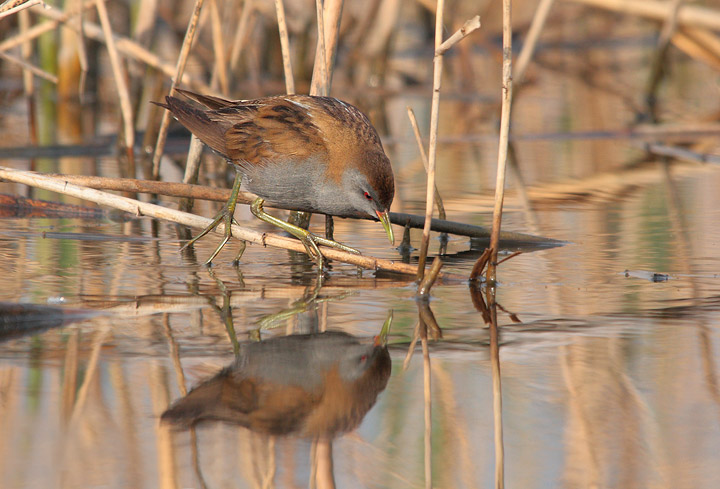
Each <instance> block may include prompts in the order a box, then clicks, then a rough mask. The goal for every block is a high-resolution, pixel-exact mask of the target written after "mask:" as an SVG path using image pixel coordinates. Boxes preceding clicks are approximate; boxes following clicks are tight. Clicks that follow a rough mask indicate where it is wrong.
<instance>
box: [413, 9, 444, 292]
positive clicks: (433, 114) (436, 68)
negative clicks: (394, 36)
mask: <svg viewBox="0 0 720 489" xmlns="http://www.w3.org/2000/svg"><path fill="white" fill-rule="evenodd" d="M444 7H445V0H438V2H437V6H436V8H435V54H434V56H433V93H432V105H431V109H430V149H429V151H428V168H427V176H428V177H427V192H426V193H425V199H426V200H425V226H423V235H422V243H421V244H420V257H419V260H418V271H417V278H418V280H421V279H422V278H423V276H424V275H425V261H426V260H427V253H428V246H429V245H430V223H431V221H432V210H433V201H434V198H435V162H436V160H437V137H438V112H439V110H440V85H441V81H442V67H443V57H442V54H439V53H438V49H439V48H440V45H441V44H442V28H443V8H444Z"/></svg>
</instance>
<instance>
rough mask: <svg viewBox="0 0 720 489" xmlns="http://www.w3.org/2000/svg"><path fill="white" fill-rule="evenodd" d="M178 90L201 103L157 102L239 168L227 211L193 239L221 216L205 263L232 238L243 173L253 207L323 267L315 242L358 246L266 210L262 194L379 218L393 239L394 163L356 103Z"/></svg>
mask: <svg viewBox="0 0 720 489" xmlns="http://www.w3.org/2000/svg"><path fill="white" fill-rule="evenodd" d="M180 92H181V93H182V94H184V95H186V96H187V97H189V98H191V99H193V100H195V101H197V102H199V103H201V104H202V105H203V106H204V108H199V107H197V106H195V105H192V104H189V103H187V102H185V101H183V100H180V99H178V98H176V97H166V99H165V100H166V104H158V105H161V106H162V107H165V108H166V109H168V110H170V112H172V114H173V116H175V118H176V119H177V120H178V121H180V123H181V124H182V125H184V126H185V127H187V128H188V129H189V130H190V131H191V132H192V133H193V134H195V135H196V136H197V137H198V138H199V139H200V140H201V141H202V142H203V143H205V144H207V145H208V146H210V148H212V149H213V150H215V151H216V152H217V153H219V154H221V155H222V156H224V157H225V158H226V159H227V160H228V161H229V162H231V163H232V164H233V165H235V167H236V169H237V171H238V175H237V177H236V179H235V186H234V188H233V190H234V192H233V197H231V199H230V201H228V203H227V205H226V208H225V210H224V211H223V213H221V215H219V216H218V217H217V218H216V220H215V221H214V222H213V224H212V225H211V226H210V227H209V228H208V229H206V230H205V231H203V232H202V233H201V234H200V235H199V236H197V237H196V238H194V240H196V239H198V238H200V237H201V236H203V235H205V234H206V233H207V232H209V231H210V230H212V228H214V227H216V226H217V225H218V224H219V222H220V221H221V220H224V222H225V226H226V227H225V229H226V239H225V240H224V241H223V242H222V243H221V244H220V246H218V248H217V249H216V250H215V252H214V253H213V255H212V256H211V257H210V259H209V260H208V262H209V261H211V260H212V259H213V258H214V257H215V256H216V255H217V253H218V252H219V251H220V249H221V248H222V246H223V245H224V244H225V243H226V242H227V239H228V238H229V237H230V234H229V233H230V232H229V229H230V226H229V224H230V223H231V222H232V214H233V212H234V209H235V203H236V199H237V190H238V189H239V187H240V181H241V178H242V177H245V181H246V186H247V188H248V189H249V190H250V191H252V192H254V193H255V194H257V195H258V196H259V197H260V198H259V199H257V200H256V201H255V202H254V203H253V204H252V207H251V209H252V211H253V214H255V215H256V216H257V217H258V218H260V219H262V220H264V221H266V222H270V223H272V224H274V225H276V226H279V227H281V228H282V229H284V230H286V231H288V232H289V233H291V234H293V235H294V236H296V237H298V238H299V239H300V240H301V241H302V242H303V244H304V245H305V248H306V249H307V252H308V254H309V255H310V256H312V257H314V258H315V259H316V260H317V262H318V265H319V266H321V267H322V254H321V253H320V250H319V249H318V246H317V245H318V244H322V245H325V246H332V247H335V248H338V249H342V250H345V251H352V252H356V251H355V250H353V249H352V248H348V247H346V246H344V245H341V244H340V243H337V242H335V241H331V240H328V239H325V238H321V237H319V236H315V235H313V234H311V233H309V232H307V231H306V230H304V229H301V228H298V227H296V226H293V225H291V224H288V223H286V222H284V221H282V220H280V219H277V218H275V217H273V216H270V215H269V214H267V213H265V211H264V210H263V204H264V203H265V201H267V202H268V203H270V204H272V205H276V206H278V207H282V208H286V209H290V210H297V211H304V212H312V213H318V214H326V215H330V216H339V217H368V216H369V217H371V218H375V219H379V220H380V221H381V222H382V225H383V227H384V228H385V231H386V232H387V235H388V238H389V239H390V241H391V242H393V241H394V239H393V233H392V228H391V227H390V221H389V218H388V211H389V209H390V204H391V203H392V200H393V196H394V194H395V184H394V179H393V172H392V167H391V166H390V161H389V160H388V158H387V156H386V155H385V152H384V150H383V147H382V143H381V142H380V138H379V137H378V134H377V132H376V131H375V128H374V127H373V126H372V125H371V124H370V121H369V120H368V118H367V117H366V116H365V115H364V114H363V113H362V112H360V111H359V110H358V109H357V108H355V107H354V106H352V105H350V104H348V103H346V102H343V101H341V100H338V99H335V98H331V97H315V96H310V95H283V96H276V97H267V98H261V99H256V100H240V101H230V100H225V99H222V98H218V97H211V96H207V95H199V94H196V93H193V92H189V91H186V90H181V91H180ZM194 240H193V241H194ZM191 242H192V241H191Z"/></svg>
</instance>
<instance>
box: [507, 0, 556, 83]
mask: <svg viewBox="0 0 720 489" xmlns="http://www.w3.org/2000/svg"><path fill="white" fill-rule="evenodd" d="M553 4H555V0H540V4H539V5H538V7H537V10H535V15H534V16H533V20H532V24H530V29H528V33H527V36H525V40H524V42H523V47H522V50H521V51H520V55H519V56H518V59H517V62H516V63H515V69H514V71H513V81H514V82H515V83H517V84H518V85H519V84H520V83H522V81H523V79H524V78H525V70H527V67H528V65H529V64H530V60H531V59H532V55H533V53H534V52H535V46H537V41H538V38H539V37H540V33H541V32H542V29H543V27H545V22H546V21H547V17H548V14H549V13H550V9H551V8H552V6H553Z"/></svg>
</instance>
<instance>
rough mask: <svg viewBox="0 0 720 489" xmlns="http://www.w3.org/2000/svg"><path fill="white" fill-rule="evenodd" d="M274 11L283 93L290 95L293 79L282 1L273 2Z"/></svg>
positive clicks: (292, 91)
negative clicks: (283, 84)
mask: <svg viewBox="0 0 720 489" xmlns="http://www.w3.org/2000/svg"><path fill="white" fill-rule="evenodd" d="M275 10H276V11H277V21H278V31H279V33H280V49H281V50H282V59H283V71H284V72H285V91H286V92H287V93H288V94H290V95H292V94H293V93H295V78H294V77H293V69H292V57H291V56H290V39H289V36H288V29H287V22H286V20H285V5H284V4H283V0H275Z"/></svg>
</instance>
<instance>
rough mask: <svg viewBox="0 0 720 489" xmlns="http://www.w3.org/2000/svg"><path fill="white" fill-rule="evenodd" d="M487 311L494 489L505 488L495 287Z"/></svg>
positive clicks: (489, 296)
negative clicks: (491, 392)
mask: <svg viewBox="0 0 720 489" xmlns="http://www.w3.org/2000/svg"><path fill="white" fill-rule="evenodd" d="M486 293H487V297H488V310H489V312H490V324H489V327H490V364H491V368H492V386H493V426H494V430H493V431H494V433H495V489H503V488H504V487H505V469H504V467H505V448H504V444H503V423H502V382H501V379H500V342H499V334H498V324H497V304H496V303H495V286H493V285H490V286H488V288H487V290H486Z"/></svg>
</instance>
